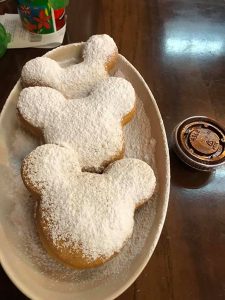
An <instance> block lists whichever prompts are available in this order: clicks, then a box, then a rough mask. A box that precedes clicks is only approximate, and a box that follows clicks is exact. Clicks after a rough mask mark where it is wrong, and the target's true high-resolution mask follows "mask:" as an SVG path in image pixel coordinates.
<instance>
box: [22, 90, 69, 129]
mask: <svg viewBox="0 0 225 300" xmlns="http://www.w3.org/2000/svg"><path fill="white" fill-rule="evenodd" d="M65 101H66V99H65V98H64V96H63V95H62V94H61V93H60V92H58V91H56V90H54V89H52V88H49V87H38V86H36V87H29V88H25V89H23V90H22V92H21V93H20V96H19V100H18V103H17V109H18V111H19V114H20V115H21V116H22V117H23V118H24V119H25V121H26V122H28V123H29V124H31V125H32V126H33V127H35V128H42V129H43V128H45V127H46V126H48V125H51V123H52V121H53V120H54V119H55V117H59V115H60V114H61V112H62V109H63V106H64V105H65Z"/></svg>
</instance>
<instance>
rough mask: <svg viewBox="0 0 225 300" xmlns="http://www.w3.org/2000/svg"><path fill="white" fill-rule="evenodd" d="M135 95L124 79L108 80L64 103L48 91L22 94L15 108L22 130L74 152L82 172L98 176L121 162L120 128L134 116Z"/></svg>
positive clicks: (40, 89)
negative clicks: (112, 165)
mask: <svg viewBox="0 0 225 300" xmlns="http://www.w3.org/2000/svg"><path fill="white" fill-rule="evenodd" d="M134 107H135V92H134V89H133V87H132V85H131V84H130V83H129V82H128V81H127V80H125V79H123V78H118V77H109V78H108V79H105V80H103V81H102V82H100V83H99V84H98V85H97V86H96V88H95V89H93V90H92V92H91V94H90V95H89V96H88V97H86V98H81V99H70V100H68V99H66V98H64V96H63V95H62V94H61V93H60V92H58V91H56V90H54V89H51V88H47V87H29V88H26V89H24V90H22V92H21V94H20V97H19V101H18V104H17V108H18V111H19V116H20V117H21V118H22V120H23V122H24V123H25V126H28V127H29V128H30V129H31V130H33V132H36V133H40V134H42V135H43V138H44V141H45V143H48V144H58V145H64V146H68V147H71V148H73V149H74V150H75V151H76V152H77V155H78V159H79V162H80V165H81V167H82V169H83V170H89V171H96V172H100V171H102V170H103V169H104V167H105V166H107V165H108V164H109V163H110V162H112V161H114V160H116V159H119V158H122V157H123V153H124V141H123V131H122V126H124V125H125V124H126V123H127V122H128V121H130V119H131V118H132V117H133V115H134V112H135V109H134Z"/></svg>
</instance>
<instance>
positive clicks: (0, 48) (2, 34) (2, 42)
mask: <svg viewBox="0 0 225 300" xmlns="http://www.w3.org/2000/svg"><path fill="white" fill-rule="evenodd" d="M10 40H11V35H10V33H7V32H6V30H5V27H4V26H3V25H2V24H1V23H0V57H2V56H3V55H4V54H5V51H6V49H7V45H8V43H9V42H10Z"/></svg>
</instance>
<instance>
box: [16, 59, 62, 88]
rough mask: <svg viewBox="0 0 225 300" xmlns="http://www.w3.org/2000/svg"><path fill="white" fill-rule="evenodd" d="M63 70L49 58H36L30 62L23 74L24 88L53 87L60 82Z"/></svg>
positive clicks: (24, 68)
mask: <svg viewBox="0 0 225 300" xmlns="http://www.w3.org/2000/svg"><path fill="white" fill-rule="evenodd" d="M61 72H62V68H61V67H60V66H59V64H58V63H57V62H56V61H54V60H53V59H51V58H48V57H36V58H34V59H32V60H30V61H28V62H27V63H26V64H25V65H24V67H23V69H22V73H21V81H22V85H23V86H24V87H28V86H52V84H53V83H57V82H60V76H61Z"/></svg>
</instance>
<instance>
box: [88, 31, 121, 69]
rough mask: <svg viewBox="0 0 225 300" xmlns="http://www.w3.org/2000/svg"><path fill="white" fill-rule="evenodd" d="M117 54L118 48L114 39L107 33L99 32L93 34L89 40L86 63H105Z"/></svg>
mask: <svg viewBox="0 0 225 300" xmlns="http://www.w3.org/2000/svg"><path fill="white" fill-rule="evenodd" d="M117 54H118V49H117V46H116V44H115V42H114V40H113V39H112V38H111V37H110V36H108V35H107V34H99V35H93V36H91V37H90V38H89V39H88V40H87V42H86V44H85V46H84V52H83V58H84V62H85V63H95V62H99V63H102V64H105V63H107V61H110V60H111V58H112V56H116V55H117Z"/></svg>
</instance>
